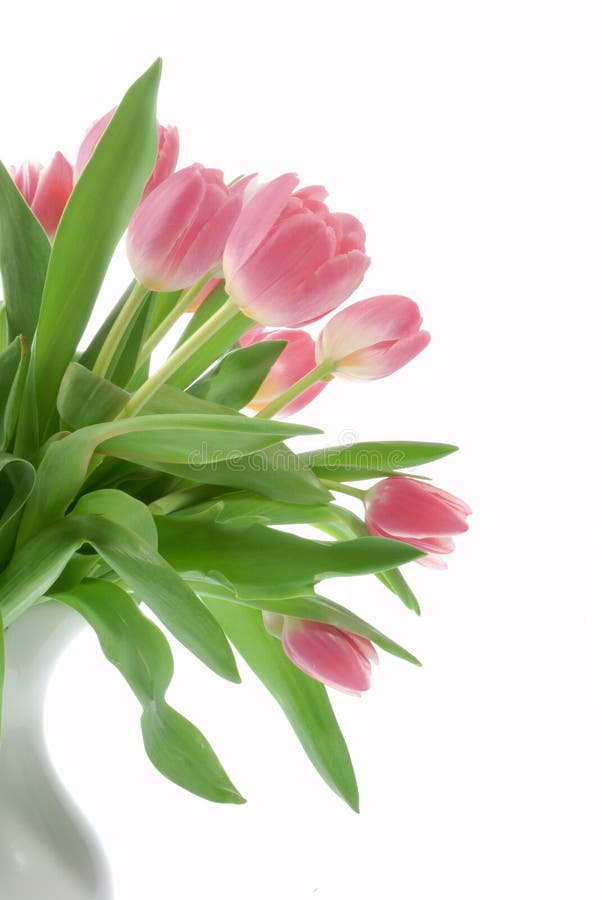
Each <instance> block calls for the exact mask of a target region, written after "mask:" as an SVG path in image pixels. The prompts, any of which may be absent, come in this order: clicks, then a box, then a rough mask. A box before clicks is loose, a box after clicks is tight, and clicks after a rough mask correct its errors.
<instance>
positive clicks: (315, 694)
mask: <svg viewBox="0 0 602 900" xmlns="http://www.w3.org/2000/svg"><path fill="white" fill-rule="evenodd" d="M205 602H206V603H207V605H208V606H209V608H210V609H211V611H212V612H213V614H214V616H215V617H216V618H217V620H218V621H219V622H220V624H221V625H222V628H223V629H224V631H225V632H226V634H227V635H228V637H229V638H230V640H231V641H232V643H233V644H234V646H235V647H236V649H237V650H238V652H239V653H240V654H241V656H242V657H243V658H244V659H245V660H246V662H247V663H248V665H249V666H250V668H251V669H252V670H253V672H255V674H256V675H257V677H258V678H259V679H260V680H261V681H262V682H263V683H264V685H265V686H266V688H267V689H268V690H269V691H270V693H271V694H272V696H273V697H274V698H275V699H276V701H277V702H278V703H279V704H280V706H281V707H282V709H283V711H284V713H285V715H286V716H287V718H288V720H289V722H290V723H291V725H292V727H293V729H294V730H295V733H296V734H297V737H298V738H299V741H300V742H301V745H302V747H303V749H304V750H305V752H306V753H307V755H308V757H309V758H310V760H311V761H312V763H313V765H314V766H315V767H316V769H317V771H318V772H319V773H320V775H321V776H322V778H323V779H324V781H325V782H326V784H328V785H329V786H330V787H331V788H332V790H333V791H334V792H335V793H336V794H338V796H339V797H342V799H343V800H344V801H345V802H346V803H348V804H349V806H350V807H351V808H352V809H353V810H355V811H356V812H359V797H358V790H357V782H356V780H355V775H354V772H353V765H352V763H351V758H350V756H349V750H348V749H347V745H346V743H345V739H344V737H343V735H342V734H341V730H340V728H339V725H338V723H337V720H336V718H335V715H334V713H333V711H332V707H331V705H330V700H329V699H328V695H327V693H326V689H325V688H324V686H323V685H321V684H319V683H318V682H317V681H314V680H313V679H312V678H309V677H308V676H307V675H305V674H304V673H303V672H301V671H300V669H297V667H296V666H294V665H293V664H292V662H291V661H290V660H289V659H288V657H287V656H286V655H285V653H284V651H283V650H282V646H281V644H280V641H279V640H277V638H273V637H272V636H271V635H269V634H268V633H267V631H266V630H265V628H264V627H263V622H262V619H261V613H260V612H258V611H257V610H254V609H245V608H244V607H239V606H236V605H235V604H229V603H222V602H220V601H217V600H206V601H205Z"/></svg>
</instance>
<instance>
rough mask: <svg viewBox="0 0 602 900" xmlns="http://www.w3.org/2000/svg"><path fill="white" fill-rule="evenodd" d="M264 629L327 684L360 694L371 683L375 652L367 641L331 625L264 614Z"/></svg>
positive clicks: (305, 669) (302, 666)
mask: <svg viewBox="0 0 602 900" xmlns="http://www.w3.org/2000/svg"><path fill="white" fill-rule="evenodd" d="M263 621H264V624H265V626H266V629H267V631H269V633H270V634H272V635H274V636H275V637H279V638H280V640H281V641H282V649H283V650H284V652H285V653H286V655H287V656H288V658H289V659H290V660H291V662H292V663H294V664H295V665H296V666H297V668H298V669H301V671H302V672H305V674H306V675H309V676H310V677H311V678H315V679H316V681H321V682H322V684H325V685H327V686H328V687H333V688H336V689H337V690H339V691H343V692H344V693H346V694H354V695H356V696H359V694H360V692H361V691H367V690H368V688H369V687H370V675H371V671H372V666H371V663H373V662H374V663H377V662H378V655H377V653H376V650H375V649H374V647H373V645H372V644H371V643H370V641H368V640H366V638H363V637H360V635H359V634H352V633H351V632H349V631H344V630H343V629H342V628H335V627H334V625H326V624H325V623H324V622H312V621H310V620H308V619H296V618H293V617H292V616H281V615H278V614H276V613H266V612H264V614H263Z"/></svg>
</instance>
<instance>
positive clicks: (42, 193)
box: [11, 153, 73, 240]
mask: <svg viewBox="0 0 602 900" xmlns="http://www.w3.org/2000/svg"><path fill="white" fill-rule="evenodd" d="M11 174H12V176H13V178H14V181H15V184H16V185H17V187H18V188H19V191H20V192H21V194H22V195H23V198H24V200H25V202H26V203H27V204H28V206H30V207H31V211H32V212H33V214H34V215H35V217H36V219H37V220H38V222H39V223H40V225H41V226H42V228H43V229H44V231H45V232H46V234H47V235H48V237H49V238H50V240H52V239H53V238H54V235H55V234H56V230H57V228H58V224H59V221H60V218H61V216H62V215H63V210H64V209H65V206H66V205H67V201H68V199H69V197H70V196H71V191H72V190H73V166H72V165H71V163H70V162H68V161H67V160H66V159H65V157H64V156H63V154H62V153H55V154H54V156H53V157H52V159H51V160H50V163H49V164H48V165H47V166H41V165H40V164H39V163H35V162H31V161H28V162H25V163H23V165H22V166H20V167H19V168H18V169H16V170H15V169H12V170H11Z"/></svg>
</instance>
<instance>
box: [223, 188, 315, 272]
mask: <svg viewBox="0 0 602 900" xmlns="http://www.w3.org/2000/svg"><path fill="white" fill-rule="evenodd" d="M298 183H299V179H298V178H297V176H296V175H293V174H290V173H289V174H286V175H280V176H279V177H278V178H275V179H274V180H273V181H270V182H268V183H267V184H264V185H262V186H261V187H260V188H259V189H258V190H257V191H256V192H255V194H254V195H253V196H252V197H251V199H250V200H249V201H248V203H246V204H245V206H244V207H243V210H242V212H241V214H240V216H239V217H238V220H237V222H236V225H235V226H234V228H233V229H232V231H231V233H230V237H229V238H228V242H227V244H226V248H225V251H224V274H225V275H226V280H227V281H229V280H231V279H232V278H233V277H234V276H235V275H236V272H237V271H238V269H239V268H240V267H241V266H242V265H243V264H244V263H245V262H246V261H247V259H248V258H249V257H250V256H251V254H252V253H253V252H254V251H255V250H256V249H257V247H259V245H260V244H261V243H262V242H263V240H264V239H265V237H266V235H267V234H268V232H269V230H270V229H271V228H272V226H273V225H274V223H275V222H276V220H277V219H278V216H279V215H280V213H281V212H282V210H283V209H284V207H285V206H286V203H287V200H288V198H289V197H290V195H291V192H292V191H293V190H294V189H295V187H296V186H297V184H298Z"/></svg>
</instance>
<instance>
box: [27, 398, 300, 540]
mask: <svg viewBox="0 0 602 900" xmlns="http://www.w3.org/2000/svg"><path fill="white" fill-rule="evenodd" d="M313 432H314V429H311V428H306V427H305V426H302V425H287V424H285V423H282V422H264V421H261V420H258V419H248V418H246V417H245V416H236V417H234V416H203V415H187V414H182V415H165V416H137V417H134V418H131V419H120V420H118V421H115V422H108V423H102V424H99V425H91V426H89V427H87V428H82V429H80V430H79V431H76V432H74V433H73V434H70V435H68V436H67V437H65V438H63V439H62V440H59V441H55V442H54V443H52V444H51V445H50V446H49V447H48V449H47V451H46V453H45V455H44V458H43V460H42V462H41V464H40V467H39V469H38V479H37V482H36V489H35V491H34V494H33V496H32V498H31V501H30V503H28V505H27V509H26V511H25V515H24V517H23V522H22V525H21V534H20V538H19V539H20V541H23V540H25V539H26V538H27V537H28V536H30V535H31V534H33V533H34V532H35V531H36V530H39V529H40V528H43V527H44V525H46V524H49V523H50V522H52V521H54V520H55V519H57V518H59V517H60V516H62V515H63V514H64V512H65V510H66V509H67V507H68V505H69V504H70V503H71V501H72V500H73V499H74V498H75V497H76V495H77V494H78V492H79V490H80V489H81V487H82V485H83V484H84V481H85V479H86V474H87V471H88V466H89V464H90V461H91V458H92V454H93V453H95V452H99V453H106V454H108V455H109V456H117V457H119V458H125V459H135V460H137V461H142V462H143V463H144V464H145V465H149V464H150V463H152V462H153V460H156V459H167V460H168V461H172V460H174V461H176V462H177V463H180V464H182V465H183V468H189V469H190V470H191V471H192V470H193V469H194V467H195V466H196V465H197V464H204V463H210V462H212V461H213V460H214V459H217V460H223V459H226V458H227V457H228V455H230V456H232V458H233V459H235V460H238V459H239V458H240V457H241V455H242V454H244V453H245V452H247V453H251V452H253V451H254V450H257V449H258V448H261V447H266V446H269V445H270V444H276V443H278V442H279V441H281V440H283V439H285V438H287V437H291V436H293V435H295V434H308V433H309V434H311V433H313Z"/></svg>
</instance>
